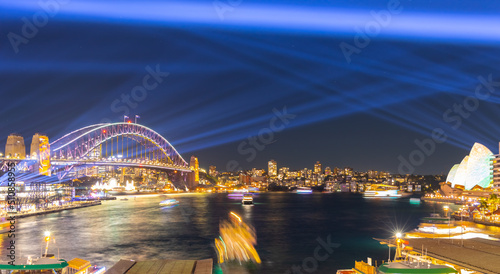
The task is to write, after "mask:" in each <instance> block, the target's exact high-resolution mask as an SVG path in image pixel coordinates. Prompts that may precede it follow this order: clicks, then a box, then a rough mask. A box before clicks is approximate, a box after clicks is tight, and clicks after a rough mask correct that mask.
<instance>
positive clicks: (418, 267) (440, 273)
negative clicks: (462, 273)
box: [377, 261, 458, 274]
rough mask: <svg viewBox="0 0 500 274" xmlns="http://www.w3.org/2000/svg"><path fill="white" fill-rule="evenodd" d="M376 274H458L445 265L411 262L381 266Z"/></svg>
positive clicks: (390, 263)
mask: <svg viewBox="0 0 500 274" xmlns="http://www.w3.org/2000/svg"><path fill="white" fill-rule="evenodd" d="M377 273H380V274H385V273H413V274H420V273H421V274H427V273H428V274H431V273H433V274H453V273H458V271H456V270H455V269H453V268H451V267H449V266H446V265H439V264H432V263H424V262H412V261H399V262H397V261H396V262H389V263H384V264H382V265H381V266H379V267H378V269H377Z"/></svg>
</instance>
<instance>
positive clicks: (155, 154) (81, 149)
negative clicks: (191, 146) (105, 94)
mask: <svg viewBox="0 0 500 274" xmlns="http://www.w3.org/2000/svg"><path fill="white" fill-rule="evenodd" d="M120 137H121V143H120ZM124 138H127V139H128V140H126V141H127V142H126V144H125V141H124ZM115 139H116V142H113V141H114V140H115ZM129 140H132V142H131V143H132V146H130V143H129V142H128V141H129ZM108 145H109V146H110V149H108ZM50 146H51V151H52V152H51V154H52V158H53V159H57V158H59V159H67V160H80V159H84V158H106V157H108V156H112V155H113V152H115V155H116V156H118V155H120V157H122V158H134V159H139V158H147V159H151V160H157V161H161V162H164V163H168V164H172V165H175V166H179V167H184V168H187V167H188V166H189V165H188V163H187V162H186V161H185V160H184V159H183V158H182V156H181V155H180V154H179V153H178V152H177V150H175V148H174V147H173V146H172V145H171V144H170V143H169V142H168V141H167V140H166V139H165V138H164V137H163V136H161V135H160V134H158V133H157V132H156V131H154V130H152V129H150V128H148V127H145V126H143V125H140V124H136V123H106V124H96V125H90V126H87V127H83V128H80V129H77V130H75V131H73V132H70V133H68V134H66V135H64V136H62V137H61V138H59V139H57V140H55V141H54V142H52V143H51V144H50ZM134 146H135V147H134ZM115 147H116V149H115ZM134 148H135V152H134ZM139 148H140V150H139ZM129 150H131V153H129ZM120 151H121V154H118V152H120ZM125 151H126V152H125ZM125 153H126V155H125ZM129 156H130V157H129Z"/></svg>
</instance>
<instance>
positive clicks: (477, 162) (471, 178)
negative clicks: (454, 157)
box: [446, 143, 500, 190]
mask: <svg viewBox="0 0 500 274" xmlns="http://www.w3.org/2000/svg"><path fill="white" fill-rule="evenodd" d="M497 159H498V157H495V156H494V155H493V153H492V152H491V151H490V150H489V149H488V148H487V147H485V146H484V145H482V144H479V143H475V144H474V146H473V147H472V149H471V151H470V153H469V155H467V156H465V157H464V158H463V160H462V162H461V163H460V164H456V165H454V166H453V167H452V168H451V169H450V172H449V173H448V177H447V178H446V181H447V182H449V183H451V186H452V187H456V186H460V187H463V188H464V189H465V190H471V189H472V188H474V187H475V186H476V185H477V186H480V187H481V188H487V187H491V186H492V185H493V178H494V173H495V164H496V162H497ZM498 169H499V168H498V167H497V170H496V174H497V177H499V176H500V171H499V170H498ZM498 180H500V179H498Z"/></svg>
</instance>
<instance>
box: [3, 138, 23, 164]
mask: <svg viewBox="0 0 500 274" xmlns="http://www.w3.org/2000/svg"><path fill="white" fill-rule="evenodd" d="M5 157H8V158H15V159H24V158H26V147H25V146H24V138H23V136H21V135H19V134H16V133H12V134H11V135H9V137H7V143H6V144H5Z"/></svg>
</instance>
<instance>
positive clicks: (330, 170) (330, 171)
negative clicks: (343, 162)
mask: <svg viewBox="0 0 500 274" xmlns="http://www.w3.org/2000/svg"><path fill="white" fill-rule="evenodd" d="M325 175H332V169H331V168H330V167H329V166H327V167H325Z"/></svg>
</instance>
